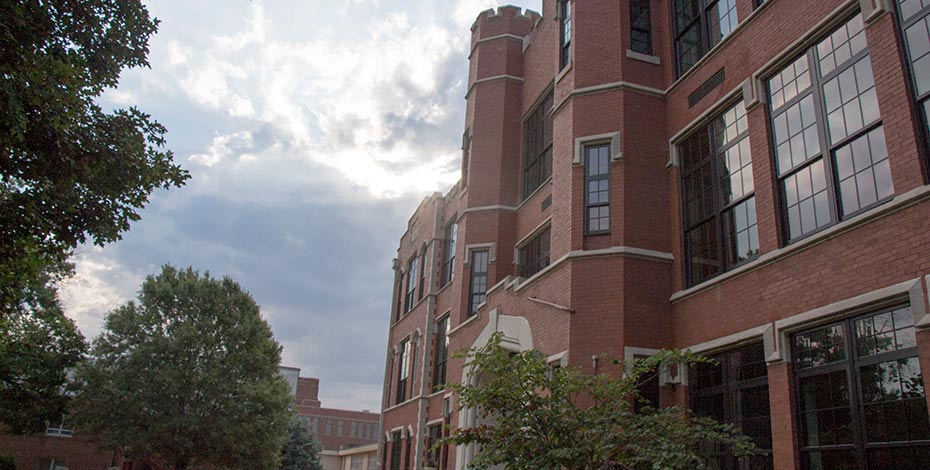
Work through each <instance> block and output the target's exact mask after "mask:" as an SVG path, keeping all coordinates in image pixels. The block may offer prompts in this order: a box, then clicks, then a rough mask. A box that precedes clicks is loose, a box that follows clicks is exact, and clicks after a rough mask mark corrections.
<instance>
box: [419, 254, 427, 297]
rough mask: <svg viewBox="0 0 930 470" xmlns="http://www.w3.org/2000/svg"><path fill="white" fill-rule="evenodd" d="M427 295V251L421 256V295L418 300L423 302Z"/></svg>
mask: <svg viewBox="0 0 930 470" xmlns="http://www.w3.org/2000/svg"><path fill="white" fill-rule="evenodd" d="M424 294H426V249H424V250H423V254H421V255H420V293H419V294H417V300H422V299H423V295H424Z"/></svg>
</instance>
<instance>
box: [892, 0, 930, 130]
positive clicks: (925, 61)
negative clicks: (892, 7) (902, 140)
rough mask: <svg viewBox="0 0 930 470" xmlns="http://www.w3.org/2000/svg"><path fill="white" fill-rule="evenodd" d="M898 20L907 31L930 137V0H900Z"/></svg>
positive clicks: (915, 83) (916, 91)
mask: <svg viewBox="0 0 930 470" xmlns="http://www.w3.org/2000/svg"><path fill="white" fill-rule="evenodd" d="M897 4H898V13H899V14H898V19H899V20H900V24H901V29H902V30H904V41H905V43H906V44H907V58H908V63H909V64H910V71H911V79H912V85H913V89H914V96H915V97H916V98H917V107H918V108H919V109H920V113H921V117H922V118H923V124H924V138H927V137H930V132H928V130H927V125H928V123H930V119H928V117H930V29H928V28H930V0H898V2H897Z"/></svg>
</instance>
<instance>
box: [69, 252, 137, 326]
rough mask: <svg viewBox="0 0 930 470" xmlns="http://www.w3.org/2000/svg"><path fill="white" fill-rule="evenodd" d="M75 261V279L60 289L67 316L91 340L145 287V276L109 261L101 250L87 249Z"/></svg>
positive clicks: (71, 279)
mask: <svg viewBox="0 0 930 470" xmlns="http://www.w3.org/2000/svg"><path fill="white" fill-rule="evenodd" d="M82 251H83V252H82V253H79V254H78V255H77V256H75V258H74V259H73V260H72V261H73V262H74V263H75V275H74V277H72V278H70V279H67V280H66V281H64V282H63V283H62V284H61V286H60V289H59V294H60V296H61V301H62V304H63V306H64V308H65V312H66V313H67V314H68V316H70V317H71V318H73V319H74V320H75V322H77V324H78V327H79V328H80V329H81V332H82V333H84V336H86V337H87V338H88V339H91V338H93V337H95V336H97V335H98V334H99V333H100V332H101V331H102V330H103V323H104V317H105V316H106V314H107V312H109V311H111V310H113V309H114V308H116V307H119V306H120V305H122V304H124V303H126V302H127V301H128V300H129V299H131V298H133V297H134V293H135V292H136V291H137V290H138V289H139V286H140V285H141V284H142V279H143V276H141V275H137V274H134V273H133V272H132V270H130V269H129V268H128V267H127V266H123V265H121V264H120V263H119V262H117V261H115V260H112V259H109V258H108V257H107V256H106V255H105V254H104V252H103V249H102V248H99V247H86V248H84V249H83V250H82Z"/></svg>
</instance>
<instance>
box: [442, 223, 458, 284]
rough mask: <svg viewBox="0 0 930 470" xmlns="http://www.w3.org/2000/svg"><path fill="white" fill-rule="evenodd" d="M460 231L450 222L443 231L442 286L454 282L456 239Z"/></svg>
mask: <svg viewBox="0 0 930 470" xmlns="http://www.w3.org/2000/svg"><path fill="white" fill-rule="evenodd" d="M457 231H458V224H456V223H455V222H450V223H449V225H446V227H445V229H443V245H442V280H441V285H443V286H445V285H446V284H448V283H450V282H452V277H453V275H454V272H455V271H454V270H455V237H456V235H457V233H456V232H457Z"/></svg>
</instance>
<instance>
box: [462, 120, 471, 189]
mask: <svg viewBox="0 0 930 470" xmlns="http://www.w3.org/2000/svg"><path fill="white" fill-rule="evenodd" d="M470 156H471V129H468V130H466V131H465V133H464V134H462V183H464V184H468V159H469V157H470Z"/></svg>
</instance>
